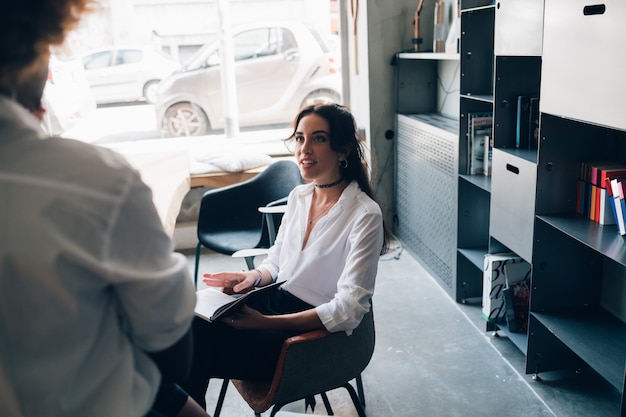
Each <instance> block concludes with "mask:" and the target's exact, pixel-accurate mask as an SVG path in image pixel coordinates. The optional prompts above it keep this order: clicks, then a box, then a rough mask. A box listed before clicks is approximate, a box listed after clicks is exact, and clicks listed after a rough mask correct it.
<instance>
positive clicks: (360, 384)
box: [356, 374, 365, 407]
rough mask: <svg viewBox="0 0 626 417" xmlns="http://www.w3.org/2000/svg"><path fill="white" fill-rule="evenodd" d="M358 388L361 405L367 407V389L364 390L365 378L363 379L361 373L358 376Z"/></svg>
mask: <svg viewBox="0 0 626 417" xmlns="http://www.w3.org/2000/svg"><path fill="white" fill-rule="evenodd" d="M356 389H357V392H358V394H359V400H360V401H361V405H362V406H363V407H365V391H363V380H362V379H361V374H359V375H358V376H357V377H356Z"/></svg>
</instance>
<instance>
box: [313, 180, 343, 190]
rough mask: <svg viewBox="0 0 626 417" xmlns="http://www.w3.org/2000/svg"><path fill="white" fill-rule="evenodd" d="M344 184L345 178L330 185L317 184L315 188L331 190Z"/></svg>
mask: <svg viewBox="0 0 626 417" xmlns="http://www.w3.org/2000/svg"><path fill="white" fill-rule="evenodd" d="M342 182H343V177H341V178H339V179H338V180H337V181H335V182H331V183H330V184H315V186H316V187H317V188H331V187H334V186H335V185H339V184H341V183H342Z"/></svg>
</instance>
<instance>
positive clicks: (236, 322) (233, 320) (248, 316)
mask: <svg viewBox="0 0 626 417" xmlns="http://www.w3.org/2000/svg"><path fill="white" fill-rule="evenodd" d="M269 320H270V318H269V317H268V316H264V315H263V314H261V313H259V312H258V311H257V310H254V309H252V308H250V307H248V306H247V305H244V306H243V308H242V309H241V311H239V312H237V313H235V314H233V315H231V316H228V317H224V318H223V319H222V320H221V321H222V323H224V324H226V325H228V326H231V327H234V328H235V329H238V330H250V329H266V328H269V324H270V323H269Z"/></svg>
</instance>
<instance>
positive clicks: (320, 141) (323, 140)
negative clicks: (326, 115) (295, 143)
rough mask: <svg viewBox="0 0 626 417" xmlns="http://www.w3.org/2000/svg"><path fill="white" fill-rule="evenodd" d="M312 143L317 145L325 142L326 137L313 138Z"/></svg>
mask: <svg viewBox="0 0 626 417" xmlns="http://www.w3.org/2000/svg"><path fill="white" fill-rule="evenodd" d="M313 141H314V142H317V143H322V142H326V136H315V137H314V138H313Z"/></svg>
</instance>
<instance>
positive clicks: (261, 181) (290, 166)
mask: <svg viewBox="0 0 626 417" xmlns="http://www.w3.org/2000/svg"><path fill="white" fill-rule="evenodd" d="M299 184H302V177H301V176H300V170H299V169H298V166H297V165H296V163H295V162H293V161H288V160H281V161H276V162H274V163H273V164H271V165H270V166H268V167H267V168H266V169H265V170H264V171H263V172H261V173H260V174H258V175H257V176H256V177H254V178H251V179H249V180H247V181H244V182H241V183H239V184H234V185H231V186H228V187H223V188H218V189H215V190H210V191H207V192H206V193H205V194H204V195H203V196H202V201H201V203H200V212H199V215H198V229H197V235H198V240H199V241H200V243H202V244H203V245H204V246H206V247H209V248H211V249H214V250H218V252H220V253H228V254H232V253H233V252H235V251H237V250H240V249H248V248H255V247H267V246H268V245H269V235H268V232H267V228H266V227H265V220H264V219H263V217H264V216H262V215H261V214H260V213H259V211H258V208H259V207H261V206H265V205H267V204H268V203H270V202H272V201H274V200H278V199H281V198H283V197H286V196H287V195H288V194H289V192H290V191H291V190H292V189H293V188H294V187H296V186H297V185H299ZM238 232H241V233H246V234H247V235H248V238H247V239H246V241H245V243H241V246H240V247H236V246H237V243H233V244H232V245H228V244H227V243H224V246H225V248H222V249H224V250H219V249H215V248H214V247H213V245H212V242H211V240H212V237H213V236H216V235H219V238H220V239H221V240H223V241H224V240H228V239H227V238H226V235H228V234H229V233H233V234H236V233H238ZM218 246H219V245H218Z"/></svg>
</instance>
